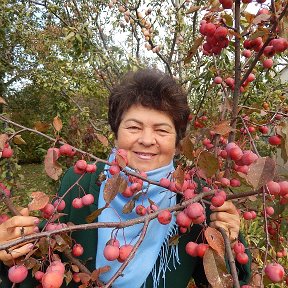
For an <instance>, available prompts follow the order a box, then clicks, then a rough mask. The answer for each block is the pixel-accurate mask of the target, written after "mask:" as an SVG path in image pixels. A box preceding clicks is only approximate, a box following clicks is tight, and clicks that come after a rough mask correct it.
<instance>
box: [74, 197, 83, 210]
mask: <svg viewBox="0 0 288 288" xmlns="http://www.w3.org/2000/svg"><path fill="white" fill-rule="evenodd" d="M72 206H73V207H74V208H75V209H80V208H82V207H83V202H82V198H74V199H73V201H72Z"/></svg>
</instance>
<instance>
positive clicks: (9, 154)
mask: <svg viewBox="0 0 288 288" xmlns="http://www.w3.org/2000/svg"><path fill="white" fill-rule="evenodd" d="M12 156H13V149H11V148H9V147H8V148H3V150H2V156H1V157H2V158H10V157H12Z"/></svg>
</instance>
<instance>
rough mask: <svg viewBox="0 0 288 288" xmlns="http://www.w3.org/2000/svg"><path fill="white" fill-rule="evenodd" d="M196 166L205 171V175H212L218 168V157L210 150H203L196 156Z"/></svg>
mask: <svg viewBox="0 0 288 288" xmlns="http://www.w3.org/2000/svg"><path fill="white" fill-rule="evenodd" d="M197 165H198V167H199V168H200V169H201V170H202V172H204V173H205V175H206V177H211V176H213V175H214V174H215V173H216V172H217V171H218V168H219V162H218V159H217V158H216V157H215V156H214V155H213V154H211V153H210V152H207V151H203V152H202V153H201V154H200V155H199V158H198V163H197Z"/></svg>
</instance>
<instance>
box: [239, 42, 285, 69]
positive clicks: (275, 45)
mask: <svg viewBox="0 0 288 288" xmlns="http://www.w3.org/2000/svg"><path fill="white" fill-rule="evenodd" d="M243 46H244V48H245V49H246V50H244V51H243V52H242V55H243V56H244V57H246V58H249V57H251V50H254V51H255V52H259V51H260V49H261V48H262V46H263V40H262V38H261V37H257V38H255V39H252V40H249V39H246V40H245V41H244V43H243ZM287 48H288V41H287V39H285V38H275V39H273V40H271V41H270V43H269V44H268V46H266V47H265V48H264V50H263V55H264V56H266V57H268V58H267V59H265V60H264V61H263V62H262V64H263V67H264V68H266V69H269V68H271V67H272V66H273V60H272V59H271V57H273V56H274V55H275V54H276V53H277V54H280V53H282V52H284V51H285V50H287Z"/></svg>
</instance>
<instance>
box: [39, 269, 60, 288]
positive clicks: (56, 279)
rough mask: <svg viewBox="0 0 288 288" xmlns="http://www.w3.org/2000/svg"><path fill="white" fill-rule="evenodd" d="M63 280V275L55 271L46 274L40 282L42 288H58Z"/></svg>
mask: <svg viewBox="0 0 288 288" xmlns="http://www.w3.org/2000/svg"><path fill="white" fill-rule="evenodd" d="M63 279H64V274H62V273H59V272H57V271H50V272H46V273H45V274H44V275H43V277H42V280H41V284H42V286H43V288H60V287H61V285H62V283H63Z"/></svg>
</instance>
